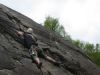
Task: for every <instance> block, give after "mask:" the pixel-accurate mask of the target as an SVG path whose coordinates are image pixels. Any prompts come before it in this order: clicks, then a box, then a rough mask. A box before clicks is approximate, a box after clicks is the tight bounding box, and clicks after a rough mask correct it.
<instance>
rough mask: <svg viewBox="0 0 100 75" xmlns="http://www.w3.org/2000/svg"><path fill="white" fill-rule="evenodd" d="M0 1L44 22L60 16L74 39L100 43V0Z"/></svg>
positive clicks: (39, 21) (41, 22) (37, 20)
mask: <svg viewBox="0 0 100 75" xmlns="http://www.w3.org/2000/svg"><path fill="white" fill-rule="evenodd" d="M0 3H2V4H4V5H6V6H8V7H10V8H12V9H14V10H16V11H18V12H20V13H22V14H24V15H26V16H28V17H30V18H31V19H33V20H34V21H36V22H37V23H40V24H43V22H44V20H45V18H46V17H47V16H48V15H49V16H52V17H55V18H58V19H59V21H60V24H62V25H63V26H64V28H65V31H66V32H67V33H68V34H69V35H70V36H71V37H72V39H75V40H77V39H79V40H82V41H86V42H90V43H94V44H96V43H100V34H99V29H100V0H0Z"/></svg>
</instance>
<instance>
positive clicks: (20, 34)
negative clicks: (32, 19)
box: [16, 31, 24, 36]
mask: <svg viewBox="0 0 100 75" xmlns="http://www.w3.org/2000/svg"><path fill="white" fill-rule="evenodd" d="M16 34H17V35H18V36H23V35H24V32H22V31H17V33H16Z"/></svg>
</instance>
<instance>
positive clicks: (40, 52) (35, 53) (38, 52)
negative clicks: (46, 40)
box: [29, 45, 45, 58]
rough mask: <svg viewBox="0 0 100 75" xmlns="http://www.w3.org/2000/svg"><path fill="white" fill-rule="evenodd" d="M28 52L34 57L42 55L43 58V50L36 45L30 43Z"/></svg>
mask: <svg viewBox="0 0 100 75" xmlns="http://www.w3.org/2000/svg"><path fill="white" fill-rule="evenodd" d="M29 54H30V55H31V56H34V58H36V57H42V58H45V54H44V52H43V49H41V48H39V47H38V46H36V45H31V47H30V49H29Z"/></svg>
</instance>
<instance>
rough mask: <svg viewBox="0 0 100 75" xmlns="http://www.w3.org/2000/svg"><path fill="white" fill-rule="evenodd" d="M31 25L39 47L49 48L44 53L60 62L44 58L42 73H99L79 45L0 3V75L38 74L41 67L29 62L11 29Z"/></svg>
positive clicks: (63, 74)
mask: <svg viewBox="0 0 100 75" xmlns="http://www.w3.org/2000/svg"><path fill="white" fill-rule="evenodd" d="M28 27H32V28H33V29H34V33H35V34H36V35H37V36H38V39H39V41H38V43H39V46H40V47H41V48H43V49H44V48H49V50H48V51H47V52H46V51H45V53H46V54H48V55H49V56H51V57H52V58H54V59H55V60H57V61H59V62H61V63H63V66H61V67H57V66H55V65H53V64H52V63H50V62H48V61H47V60H45V59H43V58H41V61H42V62H43V67H42V71H43V73H44V75H100V72H99V71H100V69H99V68H98V67H97V66H96V65H95V64H94V63H93V62H92V61H91V59H90V58H89V57H87V56H86V55H85V54H84V53H83V52H82V50H81V49H80V48H77V47H76V46H74V45H73V44H72V43H71V42H70V41H68V40H64V39H63V38H62V37H60V36H59V35H57V34H55V33H54V32H52V31H48V30H47V29H45V28H44V27H43V26H42V25H40V24H38V23H36V22H34V21H33V20H31V19H30V18H28V17H26V16H24V15H22V14H20V13H18V12H16V11H14V10H12V9H10V8H8V7H6V6H4V5H2V4H0V75H41V71H40V70H39V69H37V67H36V65H35V64H34V63H32V61H31V59H30V56H29V53H28V50H27V49H26V48H24V46H23V41H21V40H20V39H19V38H18V37H16V34H15V29H16V30H19V29H20V28H21V29H23V31H25V30H26V29H27V28H28Z"/></svg>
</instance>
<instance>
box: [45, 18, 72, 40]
mask: <svg viewBox="0 0 100 75" xmlns="http://www.w3.org/2000/svg"><path fill="white" fill-rule="evenodd" d="M44 27H46V28H47V29H49V30H52V31H54V32H55V33H57V34H59V35H60V36H62V37H64V38H65V39H67V40H71V38H70V36H69V35H68V34H67V33H66V32H65V29H64V27H63V26H62V25H61V24H60V23H59V20H58V19H57V18H53V17H50V16H48V17H46V20H45V22H44Z"/></svg>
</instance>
